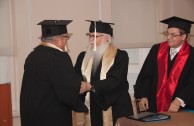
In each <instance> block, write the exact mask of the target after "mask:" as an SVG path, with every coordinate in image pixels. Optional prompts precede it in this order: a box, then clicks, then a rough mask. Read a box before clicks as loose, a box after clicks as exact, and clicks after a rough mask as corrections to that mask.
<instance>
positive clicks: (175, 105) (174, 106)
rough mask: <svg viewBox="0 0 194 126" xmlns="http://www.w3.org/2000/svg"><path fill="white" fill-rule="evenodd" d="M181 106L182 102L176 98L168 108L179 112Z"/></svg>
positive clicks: (170, 110)
mask: <svg viewBox="0 0 194 126" xmlns="http://www.w3.org/2000/svg"><path fill="white" fill-rule="evenodd" d="M180 106H181V102H180V101H179V100H178V99H176V98H175V99H174V100H173V101H172V103H171V104H170V107H169V109H168V111H169V112H178V110H179V108H180Z"/></svg>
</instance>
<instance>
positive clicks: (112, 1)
mask: <svg viewBox="0 0 194 126" xmlns="http://www.w3.org/2000/svg"><path fill="white" fill-rule="evenodd" d="M2 1H3V2H5V1H8V2H7V3H8V5H9V7H10V8H9V9H8V10H7V11H10V13H9V15H8V17H7V20H8V22H10V26H9V27H10V28H9V29H7V30H8V31H6V29H3V31H5V32H7V35H9V37H10V40H7V41H8V43H9V44H8V47H5V46H4V47H2V46H1V45H3V44H2V40H1V41H0V42H1V44H0V49H1V48H7V49H10V48H11V49H12V48H13V49H12V50H11V51H10V52H12V51H13V55H11V56H8V57H7V56H6V55H5V54H3V53H1V52H0V53H1V54H0V55H3V56H6V57H7V58H6V63H5V64H3V65H4V66H3V67H7V68H8V69H7V70H8V71H9V72H8V73H10V74H9V77H7V78H8V79H5V80H8V81H11V83H12V104H13V116H14V120H13V123H14V126H20V118H19V117H18V116H19V94H20V87H21V81H22V75H23V65H24V61H25V58H26V57H27V55H28V54H29V53H30V52H31V51H32V50H33V48H34V47H35V46H37V45H38V43H39V40H38V37H39V36H40V34H41V32H40V26H37V23H38V22H40V21H42V20H44V19H72V20H74V21H73V22H72V23H71V24H70V25H68V30H69V32H72V33H73V34H74V35H73V36H72V38H70V40H69V48H70V56H71V57H72V60H73V62H74V63H75V60H76V57H77V55H78V53H79V52H81V51H83V50H85V49H86V47H87V44H88V39H87V37H86V36H85V33H86V32H87V31H88V26H89V23H88V22H85V20H86V19H92V20H99V19H101V20H103V21H107V22H114V23H115V24H116V25H115V26H113V27H114V35H115V41H114V43H115V44H116V45H117V46H118V47H119V48H134V47H150V46H151V45H152V44H154V43H157V42H159V41H161V40H163V39H164V38H163V36H161V35H159V33H160V32H162V31H164V30H165V29H166V26H164V25H162V24H160V23H158V21H159V20H161V19H164V18H168V17H170V16H173V15H176V16H181V17H183V18H188V19H191V20H194V16H193V13H192V12H194V0H147V1H145V0H80V1H78V0H50V1H48V0H1V1H0V4H1V5H2V3H3V2H2ZM6 5H7V4H6ZM182 6H183V7H182ZM180 8H181V9H180ZM0 14H1V13H0ZM5 15H7V13H5ZM1 32H2V29H1ZM192 33H193V34H194V30H193V28H192ZM193 42H194V41H193ZM1 60H2V58H1V57H0V61H1ZM3 60H4V59H3ZM0 65H1V64H0ZM0 68H1V66H0ZM5 70H6V69H5ZM1 73H4V72H0V74H1ZM0 81H1V80H0Z"/></svg>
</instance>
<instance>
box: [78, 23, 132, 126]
mask: <svg viewBox="0 0 194 126" xmlns="http://www.w3.org/2000/svg"><path fill="white" fill-rule="evenodd" d="M89 22H91V24H90V28H89V33H88V34H87V36H88V37H89V47H88V50H87V51H86V52H81V53H80V54H79V56H78V58H77V62H76V64H75V70H76V71H77V72H78V73H79V74H80V75H81V76H82V77H83V80H84V81H87V82H89V83H85V84H82V86H81V89H80V93H82V96H83V97H84V99H85V103H86V105H87V106H88V108H90V113H88V114H85V115H84V116H85V122H84V123H85V124H84V125H86V126H90V125H91V126H113V125H115V122H116V120H117V118H119V117H124V116H129V115H131V114H132V105H131V98H130V95H129V93H128V88H129V84H128V81H127V73H128V62H129V58H128V55H127V52H125V51H123V50H120V49H117V48H116V47H115V46H113V44H112V43H111V39H112V36H113V31H112V28H111V24H112V23H106V22H102V21H89Z"/></svg>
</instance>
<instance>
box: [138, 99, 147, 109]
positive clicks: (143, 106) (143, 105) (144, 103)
mask: <svg viewBox="0 0 194 126" xmlns="http://www.w3.org/2000/svg"><path fill="white" fill-rule="evenodd" d="M139 107H140V111H146V110H147V109H149V104H148V99H147V98H144V97H143V98H141V99H140V102H139Z"/></svg>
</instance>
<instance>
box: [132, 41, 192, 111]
mask: <svg viewBox="0 0 194 126" xmlns="http://www.w3.org/2000/svg"><path fill="white" fill-rule="evenodd" d="M158 50H159V44H156V45H154V46H153V47H152V48H151V50H150V52H149V54H148V56H147V58H146V60H145V62H144V64H143V67H142V69H141V71H140V73H139V75H138V78H137V81H136V85H135V98H137V99H139V98H142V97H147V98H148V101H149V110H148V111H152V112H156V111H157V107H156V93H157V84H158V65H157V53H158ZM169 57H170V56H169ZM175 58H176V57H175ZM169 60H170V59H169ZM173 63H174V59H173V61H172V62H171V63H170V62H169V63H168V66H169V67H168V69H171V68H172V65H173ZM168 72H170V70H168ZM168 75H169V73H168ZM176 97H179V98H181V99H182V100H183V101H184V102H185V103H186V107H185V108H194V48H193V47H191V46H190V54H189V57H188V59H187V61H186V63H185V66H184V68H183V70H182V72H181V75H180V77H179V80H178V85H177V87H176V89H175V92H174V95H173V97H172V101H173V100H174V99H175V98H176Z"/></svg>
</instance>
